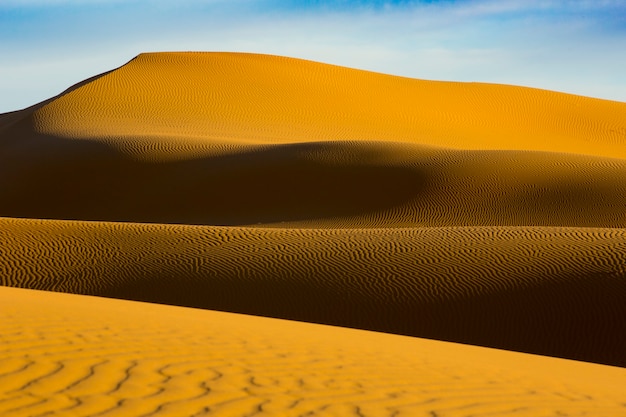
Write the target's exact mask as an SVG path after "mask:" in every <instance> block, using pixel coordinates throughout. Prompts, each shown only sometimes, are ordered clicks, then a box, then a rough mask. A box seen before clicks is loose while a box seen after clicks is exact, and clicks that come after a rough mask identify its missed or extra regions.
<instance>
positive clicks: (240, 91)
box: [0, 53, 626, 417]
mask: <svg viewBox="0 0 626 417" xmlns="http://www.w3.org/2000/svg"><path fill="white" fill-rule="evenodd" d="M0 284H1V285H3V286H7V287H20V288H22V289H31V290H46V291H50V292H64V293H74V294H79V295H82V296H78V295H74V296H71V295H67V294H52V293H48V292H37V291H26V290H19V289H11V288H0V299H2V300H3V301H2V302H1V303H0V315H4V316H3V318H2V319H1V320H0V326H1V329H2V331H1V332H0V337H1V338H3V339H0V340H2V343H1V344H0V354H1V355H4V356H3V357H0V415H2V416H4V415H10V416H12V415H28V416H31V415H32V416H46V415H76V416H88V415H94V416H99V415H133V416H140V415H144V416H150V415H180V416H187V415H198V416H199V415H203V414H210V413H214V414H217V415H237V416H239V415H255V414H259V415H265V414H266V415H294V416H296V415H298V416H299V415H303V416H304V415H355V416H371V415H374V416H377V415H389V416H398V415H424V416H430V417H445V416H456V415H463V416H478V415H503V414H506V413H512V414H517V415H533V416H542V415H545V416H552V415H585V413H588V414H590V415H594V414H596V415H597V414H598V411H597V410H601V411H600V412H599V415H607V416H613V415H615V416H619V415H626V406H625V404H626V401H625V400H624V398H626V390H624V389H623V388H622V387H623V386H626V384H624V383H623V382H624V378H625V375H624V369H620V368H611V367H609V366H605V365H612V366H614V367H626V354H625V353H624V352H626V338H625V337H624V335H625V334H626V321H625V320H624V317H626V103H620V102H614V101H607V100H599V99H592V98H586V97H581V96H575V95H569V94H563V93H556V92H551V91H545V90H537V89H532V88H522V87H515V86H506V85H494V84H482V83H455V82H433V81H424V80H417V79H409V78H402V77H395V76H390V75H383V74H377V73H372V72H367V71H360V70H355V69H349V68H343V67H337V66H333V65H327V64H321V63H315V62H310V61H303V60H298V59H291V58H283V57H276V56H267V55H256V54H240V53H150V54H142V55H140V56H138V57H137V58H135V59H133V60H132V61H130V62H129V63H127V64H126V65H124V66H122V67H120V68H118V69H116V70H112V71H109V72H107V73H104V74H101V75H98V76H94V77H92V78H90V79H88V80H85V81H83V82H81V83H79V84H76V85H75V86H72V87H70V88H69V89H67V90H66V91H64V92H63V93H61V94H59V95H58V96H56V97H53V98H51V99H49V100H46V101H44V102H42V103H39V104H36V105H33V106H32V107H29V108H26V109H23V110H19V111H15V112H12V113H6V114H1V115H0ZM85 295H92V296H93V295H98V296H103V297H110V298H121V299H127V300H135V301H144V302H150V303H155V304H173V305H178V306H185V307H196V308H201V309H204V310H213V311H198V310H190V309H182V308H174V307H171V306H170V307H166V306H162V305H154V304H146V303H130V302H128V301H120V300H111V299H108V300H106V299H96V298H93V297H85ZM217 310H221V311H224V312H231V313H244V314H247V315H254V316H266V317H273V318H279V319H287V320H293V321H306V322H311V323H314V324H304V323H296V322H287V321H280V320H276V319H273V320H270V319H268V318H260V317H251V316H247V317H244V316H239V315H231V314H226V313H218V312H217ZM4 317H7V318H6V319H5V318H4ZM322 324H332V325H336V326H341V327H336V328H330V327H325V326H322ZM348 328H353V329H348ZM354 329H362V330H374V331H378V332H384V333H395V334H396V335H391V334H386V335H385V334H382V333H368V332H364V331H362V330H354ZM400 335H404V336H400ZM406 336H413V337H406ZM417 338H429V339H438V340H442V341H448V342H457V343H463V344H466V345H467V344H469V345H476V346H474V347H471V346H461V345H453V344H450V343H443V342H434V341H426V340H423V339H417ZM493 348H498V349H506V350H512V351H518V352H525V353H532V354H538V355H544V356H551V357H557V358H564V359H555V358H548V357H538V356H531V355H527V354H522V353H513V352H504V351H499V350H495V349H493ZM565 359H574V360H578V361H586V362H591V363H587V364H585V363H579V362H574V361H570V360H565ZM620 394H621V395H620ZM54 413H57V414H54ZM420 413H421V414H420Z"/></svg>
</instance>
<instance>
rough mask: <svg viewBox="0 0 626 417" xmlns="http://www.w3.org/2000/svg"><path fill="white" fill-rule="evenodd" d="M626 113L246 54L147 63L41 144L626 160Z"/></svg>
mask: <svg viewBox="0 0 626 417" xmlns="http://www.w3.org/2000/svg"><path fill="white" fill-rule="evenodd" d="M625 111H626V103H620V102H612V101H606V100H599V99H591V98H586V97H581V96H574V95H568V94H563V93H556V92H550V91H544V90H537V89H532V88H522V87H514V86H506V85H491V84H480V83H455V82H435V81H423V80H415V79H409V78H403V77H396V76H390V75H384V74H378V73H372V72H367V71H360V70H354V69H349V68H344V67H338V66H333V65H328V64H320V63H316V62H311V61H304V60H298V59H293V58H284V57H277V56H268V55H255V54H241V53H150V54H142V55H139V56H138V57H137V58H135V59H133V60H132V61H130V62H129V63H128V64H126V65H124V66H122V67H121V68H119V69H117V70H115V71H112V72H110V73H108V74H106V75H103V76H102V77H100V78H97V79H95V80H94V81H92V82H89V83H87V84H85V85H83V86H81V87H80V88H77V89H74V90H72V91H70V92H68V93H67V94H65V95H62V96H60V97H58V98H57V99H56V100H53V101H52V102H50V103H48V104H46V105H45V106H43V107H41V108H40V109H37V110H36V111H35V112H34V113H33V119H34V125H35V127H36V129H37V130H38V131H39V132H41V133H46V134H51V135H57V136H62V137H69V138H76V139H78V138H82V139H85V138H90V139H100V140H104V141H107V142H109V143H112V144H114V145H115V144H116V143H118V142H119V141H122V142H123V141H125V140H128V139H125V138H131V137H132V138H133V139H132V141H142V140H150V139H151V138H154V137H164V136H165V137H171V138H185V139H186V140H188V141H198V142H206V141H207V140H208V141H216V142H217V143H220V142H228V143H237V144H246V143H262V144H275V143H295V142H310V141H336V140H341V141H346V140H368V141H396V142H411V143H420V144H425V145H433V146H443V147H452V148H457V149H494V150H495V149H498V150H532V151H547V152H565V153H580V154H586V155H595V156H604V157H612V158H622V159H624V158H626V121H624V117H623V115H624V112H625Z"/></svg>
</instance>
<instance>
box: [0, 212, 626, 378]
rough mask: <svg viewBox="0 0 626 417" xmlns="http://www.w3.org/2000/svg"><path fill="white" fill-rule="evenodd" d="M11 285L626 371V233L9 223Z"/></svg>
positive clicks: (3, 233) (0, 270)
mask: <svg viewBox="0 0 626 417" xmlns="http://www.w3.org/2000/svg"><path fill="white" fill-rule="evenodd" d="M0 241H2V242H6V243H5V246H4V248H3V249H2V253H0V255H1V256H2V259H3V264H2V265H0V276H2V277H3V279H2V281H0V283H2V284H3V285H10V286H19V287H24V288H35V289H42V290H51V291H63V292H72V293H79V294H91V295H102V296H108V297H115V298H125V299H134V300H141V301H150V302H156V303H165V304H175V305H184V306H192V307H201V308H207V309H214V310H225V311H232V312H238V313H247V314H255V315H263V316H271V317H279V318H285V319H295V320H302V321H309V322H316V323H325V324H334V325H339V326H349V327H357V328H364V329H369V330H378V331H384V332H391V333H400V334H406V335H411V336H421V337H429V338H435V339H443V340H450V341H455V342H463V343H471V344H476V345H482V346H490V347H498V348H504V349H512V350H517V351H524V352H531V353H540V354H545V355H552V356H559V357H565V358H570V359H579V360H585V361H591V362H599V363H606V364H612V365H619V366H626V356H624V352H625V351H626V339H625V338H624V337H623V335H624V334H626V322H625V321H624V320H623V317H625V315H626V304H625V303H624V294H625V293H626V268H625V265H626V230H624V229H584V228H578V229H574V228H530V227H524V228H522V227H463V228H411V229H398V228H392V229H276V228H269V229H268V228H266V229H260V228H233V227H206V226H182V225H151V224H127V223H104V222H77V221H53V220H39V221H36V220H21V219H2V220H0Z"/></svg>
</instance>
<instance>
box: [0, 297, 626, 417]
mask: <svg viewBox="0 0 626 417" xmlns="http://www.w3.org/2000/svg"><path fill="white" fill-rule="evenodd" d="M0 334H2V338H3V343H2V344H0V400H1V401H0V413H1V414H2V415H3V416H6V417H18V416H19V417H22V416H35V415H68V416H74V415H76V416H120V415H134V416H138V415H150V416H171V415H177V416H181V415H184V416H205V415H219V416H224V415H237V416H244V415H254V414H259V415H268V416H293V417H296V416H303V415H338V416H339V415H341V416H344V415H375V416H400V417H401V416H416V415H442V416H443V415H447V416H466V415H468V412H469V413H471V415H474V416H488V415H494V414H497V415H509V414H510V415H513V416H520V415H522V416H537V415H559V414H561V415H563V414H565V415H568V416H583V415H589V414H594V413H597V412H598V410H601V412H602V413H603V415H615V416H617V415H620V414H623V412H624V410H626V408H625V407H624V404H623V402H624V401H623V400H624V399H623V395H622V394H623V390H622V387H623V386H624V385H625V384H626V370H624V369H619V368H612V367H607V366H601V365H594V364H586V363H578V362H573V361H566V360H560V359H553V358H544V357H539V356H533V355H525V354H520V353H513V352H504V351H497V350H492V349H484V348H476V347H471V346H463V345H456V344H451V343H444V342H435V341H430V340H422V339H414V338H407V337H401V336H394V335H385V334H377V333H371V332H364V331H357V330H350V329H341V328H333V327H328V326H320V325H313V324H307V323H294V322H288V321H282V320H275V319H266V318H260V317H251V316H240V315H234V314H226V313H218V312H211V311H202V310H192V309H183V308H177V307H169V306H159V305H151V304H144V303H131V302H127V301H120V300H104V299H98V298H94V297H84V296H76V295H67V294H52V293H44V292H39V291H26V290H20V289H15V288H0Z"/></svg>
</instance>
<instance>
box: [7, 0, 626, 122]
mask: <svg viewBox="0 0 626 417" xmlns="http://www.w3.org/2000/svg"><path fill="white" fill-rule="evenodd" d="M44 3H45V5H44ZM17 6H19V7H17ZM625 18H626V4H624V2H623V1H615V0H598V1H586V0H560V1H552V0H524V1H522V0H500V1H495V0H456V1H453V0H443V1H376V0H372V1H351V0H345V1H342V0H335V1H276V0H259V1H253V0H228V1H226V0H212V1H200V0H179V1H177V2H170V1H164V0H153V1H147V0H124V1H123V2H122V0H95V1H93V0H92V1H89V2H87V1H80V2H79V1H77V0H51V1H45V2H44V1H40V0H21V1H19V2H18V1H14V0H5V1H3V2H2V3H1V4H0V40H1V42H0V55H1V56H3V59H2V61H0V111H8V110H14V109H17V108H20V107H25V106H27V105H30V104H33V103H35V102H36V101H39V100H43V99H45V98H47V97H50V96H52V95H54V94H56V93H58V92H60V91H61V90H63V89H65V88H66V87H67V86H69V85H70V84H73V83H75V82H78V81H80V80H82V79H84V78H87V77H89V76H91V75H94V74H96V73H99V72H103V71H106V70H108V69H111V68H113V67H116V66H118V65H121V64H122V63H124V62H126V61H128V60H129V59H131V58H132V57H133V56H135V55H137V54H138V53H140V52H142V51H159V50H222V51H223V50H232V51H248V52H260V53H272V54H279V55H288V56H295V57H301V58H306V59H313V60H318V61H323V62H330V63H335V64H339V65H345V66H351V67H358V68H363V69H369V70H374V71H381V72H387V73H393V74H398V75H404V76H410V77H417V78H429V79H448V80H459V81H484V82H497V83H509V84H522V85H528V86H535V87H540V88H548V89H555V90H560V91H567V92H572V93H578V94H584V95H591V96H597V97H604V98H610V99H617V100H622V101H626V77H624V76H623V72H624V71H623V68H626V54H623V52H622V51H624V50H626V20H625Z"/></svg>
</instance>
